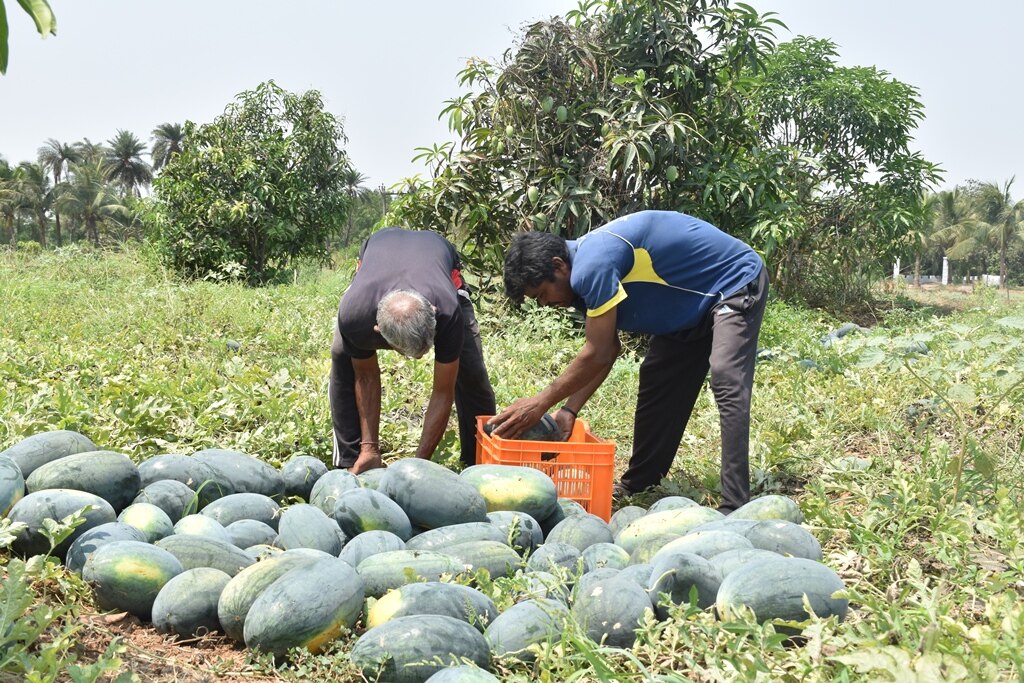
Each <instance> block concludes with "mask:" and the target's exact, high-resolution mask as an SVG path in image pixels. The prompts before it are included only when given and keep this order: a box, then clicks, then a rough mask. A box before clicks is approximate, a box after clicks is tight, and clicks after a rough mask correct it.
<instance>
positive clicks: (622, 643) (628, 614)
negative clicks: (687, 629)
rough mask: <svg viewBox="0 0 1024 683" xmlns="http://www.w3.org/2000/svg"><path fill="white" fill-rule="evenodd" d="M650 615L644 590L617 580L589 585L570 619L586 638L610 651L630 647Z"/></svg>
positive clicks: (576, 602)
mask: <svg viewBox="0 0 1024 683" xmlns="http://www.w3.org/2000/svg"><path fill="white" fill-rule="evenodd" d="M650 611H651V601H650V599H649V598H648V597H647V593H646V592H645V591H644V589H643V588H641V587H640V586H638V585H636V584H635V583H633V582H632V581H627V580H625V579H621V578H619V577H617V576H615V577H612V578H610V579H604V580H602V581H596V582H594V583H592V584H591V585H590V586H589V587H588V588H587V590H585V591H582V592H580V593H578V594H577V596H576V601H575V602H574V603H573V606H572V616H573V618H574V619H575V620H576V623H578V624H579V625H580V627H581V628H582V629H583V631H584V632H585V633H586V634H587V636H588V637H589V638H590V639H591V640H593V641H594V642H596V643H601V644H604V645H609V646H612V647H631V646H632V645H633V643H634V641H635V640H636V629H638V628H639V627H640V624H641V623H642V622H643V620H644V619H645V618H646V615H647V613H648V612H650Z"/></svg>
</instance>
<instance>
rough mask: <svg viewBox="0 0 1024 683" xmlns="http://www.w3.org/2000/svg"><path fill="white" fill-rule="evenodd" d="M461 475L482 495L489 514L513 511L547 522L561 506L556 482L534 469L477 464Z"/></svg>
mask: <svg viewBox="0 0 1024 683" xmlns="http://www.w3.org/2000/svg"><path fill="white" fill-rule="evenodd" d="M459 476H461V477H462V478H463V479H464V480H465V481H467V482H469V483H470V484H472V486H473V488H475V489H476V490H477V491H479V492H480V495H481V496H483V499H484V501H485V502H486V503H487V511H488V512H495V511H499V510H511V511H515V512H525V513H526V514H528V515H530V516H531V517H533V518H534V519H544V518H545V517H547V516H549V515H550V514H551V513H552V512H554V511H555V507H556V506H557V505H558V490H557V489H556V488H555V482H553V481H552V480H551V477H549V476H548V475H546V474H544V473H543V472H541V471H540V470H537V469H534V468H532V467H520V466H516V465H473V466H472V467H467V468H466V469H464V470H462V473H461V474H460V475H459Z"/></svg>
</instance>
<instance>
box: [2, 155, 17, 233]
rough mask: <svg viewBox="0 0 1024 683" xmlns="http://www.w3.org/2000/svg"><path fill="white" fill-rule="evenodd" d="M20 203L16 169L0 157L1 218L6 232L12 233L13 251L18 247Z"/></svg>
mask: <svg viewBox="0 0 1024 683" xmlns="http://www.w3.org/2000/svg"><path fill="white" fill-rule="evenodd" d="M18 202H19V199H18V196H17V193H16V192H15V190H14V169H13V168H11V165H10V164H8V163H7V160H6V159H4V158H3V157H0V218H2V219H3V221H4V230H5V231H6V232H8V233H10V244H11V248H12V249H13V248H15V247H17V246H18V231H17V230H15V228H14V219H15V217H16V215H17V212H18Z"/></svg>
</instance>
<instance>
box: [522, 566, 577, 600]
mask: <svg viewBox="0 0 1024 683" xmlns="http://www.w3.org/2000/svg"><path fill="white" fill-rule="evenodd" d="M522 580H523V582H524V583H523V586H522V587H521V588H520V587H515V588H514V594H515V596H516V600H517V601H519V600H520V599H524V598H526V599H533V598H548V599H551V600H558V601H559V602H562V603H565V604H568V603H569V589H568V587H567V586H566V585H565V584H564V583H563V582H562V580H561V579H560V578H558V577H557V576H555V575H554V574H552V573H551V572H546V571H542V570H530V571H527V572H526V573H524V574H522Z"/></svg>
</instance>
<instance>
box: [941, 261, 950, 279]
mask: <svg viewBox="0 0 1024 683" xmlns="http://www.w3.org/2000/svg"><path fill="white" fill-rule="evenodd" d="M942 284H944V285H948V284H949V259H948V258H946V257H945V256H943V257H942Z"/></svg>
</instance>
